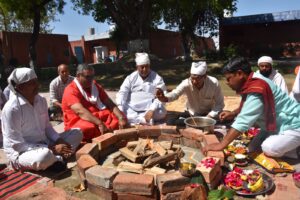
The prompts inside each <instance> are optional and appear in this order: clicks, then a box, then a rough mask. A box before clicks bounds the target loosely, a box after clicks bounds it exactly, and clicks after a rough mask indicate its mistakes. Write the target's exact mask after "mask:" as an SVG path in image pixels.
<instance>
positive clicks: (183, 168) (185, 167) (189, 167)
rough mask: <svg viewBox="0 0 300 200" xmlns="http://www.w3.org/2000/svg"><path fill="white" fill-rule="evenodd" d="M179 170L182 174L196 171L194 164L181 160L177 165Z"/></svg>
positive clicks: (190, 174) (191, 173)
mask: <svg viewBox="0 0 300 200" xmlns="http://www.w3.org/2000/svg"><path fill="white" fill-rule="evenodd" d="M179 172H180V173H181V175H182V176H187V177H189V176H192V175H193V174H195V172H196V165H195V164H194V163H189V162H182V163H180V166H179Z"/></svg>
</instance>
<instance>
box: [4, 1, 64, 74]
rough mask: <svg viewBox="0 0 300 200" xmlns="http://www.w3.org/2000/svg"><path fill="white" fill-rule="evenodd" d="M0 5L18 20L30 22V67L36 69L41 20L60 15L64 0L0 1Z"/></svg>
mask: <svg viewBox="0 0 300 200" xmlns="http://www.w3.org/2000/svg"><path fill="white" fill-rule="evenodd" d="M0 5H1V6H2V8H5V10H7V11H8V12H10V13H14V14H15V16H16V19H18V20H21V21H22V20H25V21H26V20H32V22H33V29H32V34H31V37H30V41H29V60H30V63H29V65H30V67H31V68H35V69H36V49H35V46H36V43H37V40H38V36H39V33H40V28H41V20H42V19H44V17H46V16H49V15H51V13H55V12H56V11H58V12H60V13H62V12H63V7H64V5H65V1H64V0H30V1H23V0H14V1H12V0H0Z"/></svg>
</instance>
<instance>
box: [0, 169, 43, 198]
mask: <svg viewBox="0 0 300 200" xmlns="http://www.w3.org/2000/svg"><path fill="white" fill-rule="evenodd" d="M41 178H42V177H39V176H35V175H32V174H29V173H26V172H25V173H21V172H17V171H14V170H8V169H3V170H1V171H0V199H7V198H8V197H10V196H12V195H14V194H17V193H19V192H21V191H23V190H25V189H26V188H28V187H29V186H31V185H33V184H35V183H36V182H37V181H38V180H39V179H41Z"/></svg>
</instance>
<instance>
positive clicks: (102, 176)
mask: <svg viewBox="0 0 300 200" xmlns="http://www.w3.org/2000/svg"><path fill="white" fill-rule="evenodd" d="M117 174H118V172H117V170H116V169H113V168H107V167H102V166H100V165H96V166H93V167H91V168H89V169H88V170H86V172H85V176H86V180H87V181H88V182H89V183H91V184H94V185H97V186H100V187H104V188H107V189H110V188H112V183H113V180H114V178H115V177H116V176H117Z"/></svg>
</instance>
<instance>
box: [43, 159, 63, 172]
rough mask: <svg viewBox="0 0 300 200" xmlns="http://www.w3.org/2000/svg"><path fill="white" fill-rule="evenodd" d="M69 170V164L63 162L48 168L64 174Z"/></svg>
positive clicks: (57, 162)
mask: <svg viewBox="0 0 300 200" xmlns="http://www.w3.org/2000/svg"><path fill="white" fill-rule="evenodd" d="M66 169H67V163H65V162H61V161H56V162H55V163H53V165H51V166H50V167H48V168H47V170H50V171H53V172H62V171H65V170H66Z"/></svg>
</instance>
